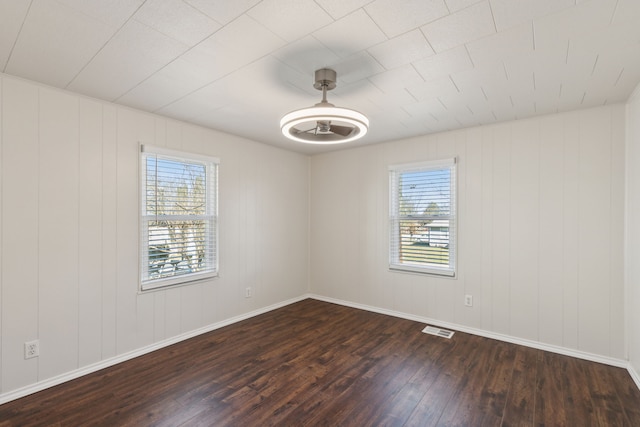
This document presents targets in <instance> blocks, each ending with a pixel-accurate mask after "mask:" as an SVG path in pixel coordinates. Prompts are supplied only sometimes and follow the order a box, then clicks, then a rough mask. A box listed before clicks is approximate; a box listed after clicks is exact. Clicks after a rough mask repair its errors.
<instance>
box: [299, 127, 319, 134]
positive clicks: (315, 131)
mask: <svg viewBox="0 0 640 427" xmlns="http://www.w3.org/2000/svg"><path fill="white" fill-rule="evenodd" d="M294 131H295V133H309V132H311V131H313V133H317V131H318V127H317V126H316V127H312V128H311V129H307V130H299V129H296V128H294Z"/></svg>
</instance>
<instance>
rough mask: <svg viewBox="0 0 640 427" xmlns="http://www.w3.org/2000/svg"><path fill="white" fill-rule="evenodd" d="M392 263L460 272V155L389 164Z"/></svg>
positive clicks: (413, 268) (438, 271)
mask: <svg viewBox="0 0 640 427" xmlns="http://www.w3.org/2000/svg"><path fill="white" fill-rule="evenodd" d="M389 187H390V192H389V195H390V200H389V207H390V212H389V220H390V224H389V230H390V239H389V242H390V245H389V267H390V268H391V269H396V270H405V271H413V272H421V273H432V274H440V275H445V276H455V271H456V269H455V267H456V219H457V218H456V162H455V159H447V160H438V161H431V162H423V163H414V164H406V165H396V166H391V167H389Z"/></svg>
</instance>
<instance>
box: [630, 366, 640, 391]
mask: <svg viewBox="0 0 640 427" xmlns="http://www.w3.org/2000/svg"><path fill="white" fill-rule="evenodd" d="M627 371H629V375H631V378H632V379H633V382H635V383H636V386H638V390H640V374H638V371H636V370H635V369H634V368H633V366H632V365H631V363H629V366H627Z"/></svg>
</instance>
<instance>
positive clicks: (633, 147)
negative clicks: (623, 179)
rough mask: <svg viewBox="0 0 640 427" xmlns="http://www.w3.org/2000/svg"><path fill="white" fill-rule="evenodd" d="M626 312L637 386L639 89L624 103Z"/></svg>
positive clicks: (639, 320)
mask: <svg viewBox="0 0 640 427" xmlns="http://www.w3.org/2000/svg"><path fill="white" fill-rule="evenodd" d="M626 159H627V164H626V166H627V169H626V171H627V192H626V196H627V218H626V219H627V223H626V239H627V240H626V246H625V249H626V264H625V282H626V298H625V300H626V304H627V306H626V309H627V310H626V312H627V316H628V317H627V337H628V348H629V364H630V367H631V369H632V370H633V372H634V373H635V379H636V382H637V383H638V385H639V386H640V262H638V260H640V91H639V89H638V88H636V90H635V92H634V94H633V95H632V96H631V98H630V99H629V102H628V104H627V151H626Z"/></svg>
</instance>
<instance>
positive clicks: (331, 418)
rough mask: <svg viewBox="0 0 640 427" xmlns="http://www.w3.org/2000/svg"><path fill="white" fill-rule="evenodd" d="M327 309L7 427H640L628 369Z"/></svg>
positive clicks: (93, 379)
mask: <svg viewBox="0 0 640 427" xmlns="http://www.w3.org/2000/svg"><path fill="white" fill-rule="evenodd" d="M423 327H424V325H423V324H420V323H417V322H413V321H409V320H403V319H398V318H394V317H389V316H384V315H380V314H376V313H370V312H366V311H361V310H356V309H352V308H348V307H342V306H338V305H334V304H329V303H325V302H320V301H316V300H311V299H308V300H304V301H301V302H299V303H296V304H292V305H289V306H287V307H284V308H281V309H278V310H274V311H272V312H269V313H266V314H263V315H261V316H257V317H254V318H252V319H249V320H246V321H243V322H239V323H236V324H233V325H231V326H228V327H225V328H222V329H219V330H216V331H213V332H210V333H207V334H204V335H201V336H199V337H196V338H193V339H190V340H188V341H184V342H182V343H179V344H176V345H173V346H171V347H167V348H165V349H162V350H159V351H156V352H154V353H150V354H148V355H145V356H141V357H138V358H136V359H133V360H130V361H128V362H125V363H121V364H119V365H117V366H113V367H111V368H107V369H104V370H102V371H99V372H96V373H93V374H90V375H87V376H85V377H83V378H79V379H77V380H74V381H70V382H68V383H65V384H62V385H60V386H57V387H53V388H51V389H48V390H45V391H42V392H40V393H37V394H34V395H31V396H27V397H25V398H22V399H19V400H16V401H13V402H9V403H7V404H5V405H2V406H0V426H94V425H96V426H152V425H153V426H242V427H246V426H270V425H275V426H374V425H375V426H501V425H502V426H640V391H639V390H638V388H637V387H636V386H635V384H634V383H633V381H632V379H631V378H630V376H629V374H628V372H626V371H625V370H624V369H620V368H614V367H610V366H605V365H601V364H598V363H593V362H587V361H584V360H579V359H574V358H571V357H566V356H561V355H557V354H553V353H548V352H544V351H540V350H535V349H531V348H527V347H521V346H517V345H513V344H508V343H504V342H500V341H495V340H491V339H487V338H481V337H477V336H473V335H468V334H464V333H460V332H456V334H455V335H454V336H453V338H452V339H450V340H448V339H445V338H441V337H436V336H432V335H428V334H424V333H422V332H421V330H422V328H423Z"/></svg>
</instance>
